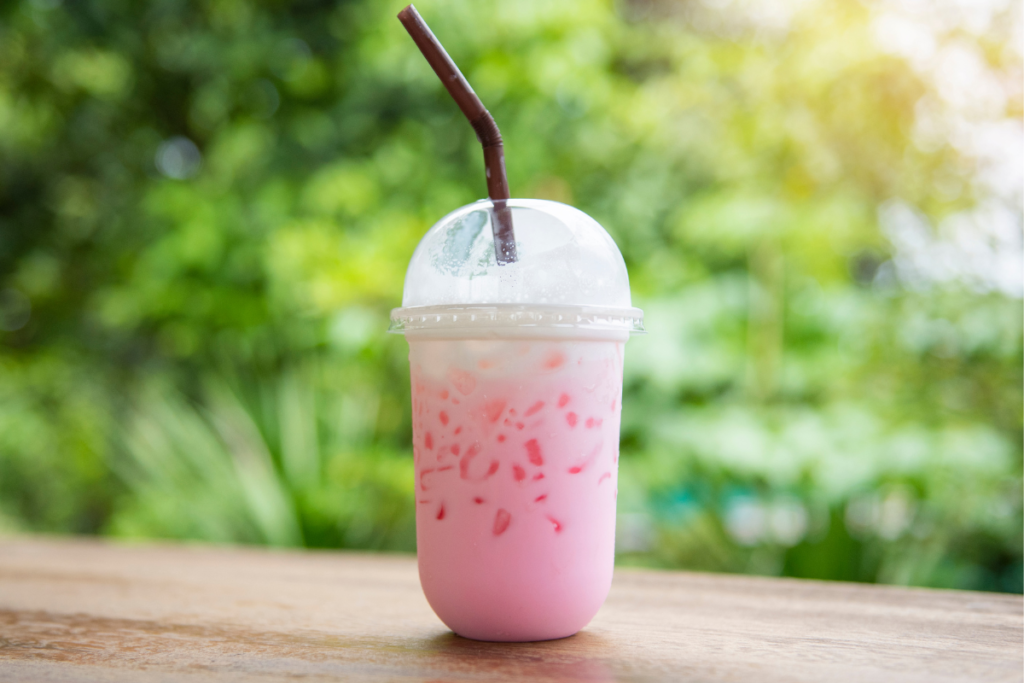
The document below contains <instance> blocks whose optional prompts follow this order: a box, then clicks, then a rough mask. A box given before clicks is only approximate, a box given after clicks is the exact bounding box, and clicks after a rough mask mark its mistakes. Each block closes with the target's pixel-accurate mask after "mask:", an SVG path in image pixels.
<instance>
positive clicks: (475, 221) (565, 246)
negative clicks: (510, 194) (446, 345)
mask: <svg viewBox="0 0 1024 683" xmlns="http://www.w3.org/2000/svg"><path fill="white" fill-rule="evenodd" d="M508 205H509V206H510V207H511V209H512V222H513V226H514V230H515V234H516V250H517V252H518V261H517V262H516V263H512V264H508V265H504V266H499V265H498V263H497V261H496V259H495V256H494V238H493V235H492V232H491V218H492V211H493V205H492V203H491V202H490V200H481V201H478V202H476V203H474V204H469V205H468V206H464V207H462V208H461V209H458V210H457V211H453V212H452V213H450V214H448V215H447V216H445V217H444V218H442V219H441V220H440V221H438V223H437V224H436V225H434V227H432V228H431V229H430V230H429V231H428V232H427V234H426V235H425V236H424V237H423V239H422V240H421V241H420V244H419V246H418V247H417V248H416V252H415V253H414V254H413V257H412V260H411V261H410V262H409V270H408V271H407V273H406V276H405V291H404V294H403V297H402V306H403V307H404V308H410V307H416V306H442V305H466V304H560V305H579V306H604V307H616V308H631V306H632V305H631V302H630V296H629V276H628V275H627V273H626V264H625V262H624V261H623V260H622V254H620V253H619V249H618V247H616V246H615V242H614V241H613V240H612V238H611V236H610V235H609V234H608V233H607V232H606V231H605V229H604V228H602V227H601V226H600V224H598V222H597V221H595V220H594V219H593V218H591V217H590V216H588V215H587V214H585V213H583V212H582V211H580V210H578V209H575V208H573V207H571V206H567V205H565V204H560V203H558V202H551V201H546V200H541V199H511V200H509V201H508Z"/></svg>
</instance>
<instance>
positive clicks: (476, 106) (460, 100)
mask: <svg viewBox="0 0 1024 683" xmlns="http://www.w3.org/2000/svg"><path fill="white" fill-rule="evenodd" d="M398 19H399V20H400V21H401V22H402V25H403V26H405V30H407V31H408V32H409V35H410V36H412V39H413V40H414V41H415V42H416V47H418V48H419V49H420V52H422V53H423V56H424V57H426V58H427V62H429V63H430V66H431V67H433V69H434V73H436V74H437V77H438V78H440V79H441V82H442V83H444V87H445V88H447V89H448V92H449V94H451V96H452V98H453V99H454V100H455V103H456V104H458V105H459V109H461V110H462V113H463V114H465V115H466V118H467V119H469V125H471V126H473V130H474V131H476V137H477V139H478V140H480V144H481V145H483V147H484V167H485V168H486V169H487V195H488V196H489V197H490V198H491V201H493V202H494V221H493V222H492V224H491V228H492V230H493V231H494V255H495V257H496V258H497V260H498V263H499V264H501V265H505V264H506V263H514V262H515V261H516V236H515V232H514V231H513V230H512V210H511V209H509V208H508V206H507V205H506V204H505V201H506V200H507V199H509V197H510V195H509V192H508V178H506V177H505V147H504V146H503V145H502V142H501V133H500V132H499V131H498V124H496V123H495V122H494V117H493V116H491V113H490V112H489V111H487V110H486V109H484V105H483V102H481V101H480V98H479V97H477V96H476V93H475V92H473V88H472V87H470V85H469V81H467V80H466V77H465V76H463V75H462V72H461V71H459V67H457V66H455V62H453V61H452V58H451V57H449V56H448V53H447V52H445V50H444V47H442V45H441V43H440V42H439V41H438V40H437V37H435V36H434V33H433V32H432V31H431V30H430V27H429V26H427V22H425V21H423V17H421V16H420V13H419V12H417V11H416V8H415V7H413V6H412V5H409V6H408V7H406V8H405V9H403V10H402V11H401V12H399V13H398Z"/></svg>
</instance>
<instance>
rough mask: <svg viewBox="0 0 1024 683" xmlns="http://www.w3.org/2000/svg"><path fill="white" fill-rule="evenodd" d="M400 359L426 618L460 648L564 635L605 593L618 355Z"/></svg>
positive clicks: (494, 352) (598, 347)
mask: <svg viewBox="0 0 1024 683" xmlns="http://www.w3.org/2000/svg"><path fill="white" fill-rule="evenodd" d="M409 349H410V352H409V360H410V364H411V369H412V404H413V453H414V458H415V462H416V538H417V546H418V548H419V552H418V554H419V568H420V581H421V582H422V584H423V591H424V593H425V594H426V596H427V600H428V601H429V602H430V605H431V607H433V609H434V611H435V612H436V613H437V615H438V616H439V617H440V618H441V620H442V621H443V622H444V623H445V624H447V625H448V626H449V627H450V628H451V629H452V630H453V631H455V632H456V633H458V634H460V635H463V636H466V637H468V638H475V639H480V640H504V641H524V640H547V639H551V638H562V637H565V636H569V635H572V634H574V633H576V632H577V631H579V630H580V629H581V628H582V627H583V626H585V625H586V624H587V623H588V622H589V621H590V619H591V618H592V617H593V616H594V615H595V614H596V613H597V610H598V608H599V607H600V606H601V604H602V603H603V602H604V599H605V597H606V596H607V594H608V589H609V587H610V586H611V580H612V566H613V562H614V555H615V499H616V496H617V494H618V490H617V482H618V460H619V415H620V406H621V398H622V353H623V342H621V341H559V340H545V339H521V340H506V341H483V340H468V339H463V340H443V341H442V340H436V341H430V340H415V341H414V340H410V345H409ZM483 605H486V606H487V608H486V609H481V606H483Z"/></svg>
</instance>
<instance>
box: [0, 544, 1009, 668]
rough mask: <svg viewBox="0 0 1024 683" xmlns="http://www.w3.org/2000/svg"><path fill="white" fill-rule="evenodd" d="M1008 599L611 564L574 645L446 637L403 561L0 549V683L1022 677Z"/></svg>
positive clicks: (177, 550) (238, 552)
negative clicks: (607, 591)
mask: <svg viewBox="0 0 1024 683" xmlns="http://www.w3.org/2000/svg"><path fill="white" fill-rule="evenodd" d="M1022 620H1024V603H1022V599H1021V597H1020V596H1009V595H997V594H990V593H967V592H957V591H935V590H921V589H902V588H892V587H879V586H864V585H855V584H841V583H822V582H814V581H797V580H785V579H767V578H752V577H737V576H715V575H706V574H689V573H677V572H652V571H637V570H621V569H620V570H618V571H617V573H616V576H615V582H614V585H613V587H612V591H611V595H610V596H609V598H608V602H607V603H606V604H605V606H604V608H602V610H601V612H600V613H599V614H598V616H597V617H596V618H595V619H594V621H593V622H592V623H591V624H590V626H588V627H587V628H586V629H584V630H583V631H582V632H581V633H579V634H577V635H576V636H573V637H571V638H566V639H564V640H558V641H549V642H545V643H524V644H494V643H478V642H474V641H470V640H465V639H463V638H459V637H458V636H455V635H453V634H452V633H451V632H450V631H448V630H447V629H446V628H445V627H444V625H443V624H441V622H440V621H438V619H437V618H436V617H435V616H434V614H433V613H432V612H431V611H430V607H429V606H428V605H427V603H426V600H425V599H424V598H423V594H422V593H421V591H420V587H419V580H418V577H417V574H416V562H415V558H412V557H408V556H389V555H368V554H356V553H337V552H293V551H288V552H284V551H271V550H260V549H248V548H244V549H243V548H210V547H200V546H175V545H139V546H130V545H116V544H110V543H103V542H99V541H92V540H60V539H53V540H45V539H37V538H29V539H26V538H18V537H15V538H7V539H0V681H5V682H6V681H141V682H148V681H285V680H288V681H292V680H302V681H328V680H330V681H335V680H337V681H516V680H532V681H576V680H584V681H684V682H688V681H755V682H772V681H843V682H845V681H865V682H868V681H870V682H878V681H922V682H924V681H927V682H929V683H932V682H942V681H984V682H986V683H988V682H996V681H1021V680H1022V666H1024V629H1022Z"/></svg>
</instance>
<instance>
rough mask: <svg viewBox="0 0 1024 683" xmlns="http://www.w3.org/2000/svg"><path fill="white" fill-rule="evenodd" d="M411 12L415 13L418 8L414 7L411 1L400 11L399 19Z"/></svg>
mask: <svg viewBox="0 0 1024 683" xmlns="http://www.w3.org/2000/svg"><path fill="white" fill-rule="evenodd" d="M410 14H413V15H414V14H416V8H415V7H413V6H412V4H411V3H410V4H408V5H406V6H405V8H404V9H403V10H402V11H401V12H399V13H398V18H399V19H404V18H405V17H407V16H409V15H410Z"/></svg>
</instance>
